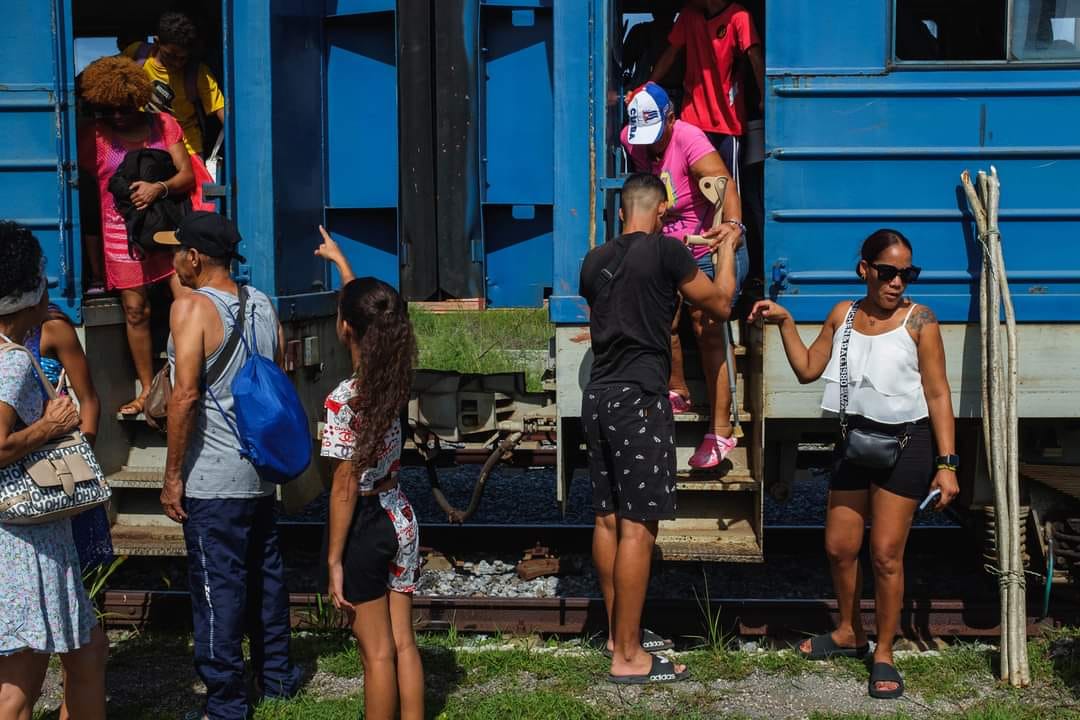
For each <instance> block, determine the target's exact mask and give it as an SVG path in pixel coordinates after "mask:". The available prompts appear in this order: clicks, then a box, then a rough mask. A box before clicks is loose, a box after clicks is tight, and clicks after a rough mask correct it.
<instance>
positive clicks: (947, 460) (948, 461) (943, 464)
mask: <svg viewBox="0 0 1080 720" xmlns="http://www.w3.org/2000/svg"><path fill="white" fill-rule="evenodd" d="M934 465H935V467H936V468H937V469H938V470H952V471H953V472H956V469H957V468H958V467H960V456H959V455H956V454H953V455H938V456H937V457H936V458H934Z"/></svg>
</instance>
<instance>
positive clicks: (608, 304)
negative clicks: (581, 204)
mask: <svg viewBox="0 0 1080 720" xmlns="http://www.w3.org/2000/svg"><path fill="white" fill-rule="evenodd" d="M620 252H625V253H626V254H625V256H624V257H623V261H622V264H621V265H619V266H618V269H617V270H615V275H614V277H613V278H612V279H610V280H608V281H607V284H606V286H605V284H604V282H603V276H602V271H603V270H604V269H605V268H607V269H610V268H611V267H612V266H613V265H615V263H616V259H617V253H620ZM696 272H697V264H696V263H695V262H694V259H693V257H691V255H690V252H689V250H687V248H686V246H685V245H683V244H682V243H681V242H679V241H678V240H676V239H675V238H672V237H667V236H664V235H659V234H654V235H647V234H645V233H631V234H629V235H622V236H621V237H618V238H616V239H614V240H611V241H609V242H606V243H604V244H603V245H601V246H600V247H598V248H595V249H593V250H591V251H590V252H589V254H588V255H586V256H585V261H584V262H583V263H582V264H581V289H580V293H581V296H582V297H584V298H585V300H586V301H587V302H588V303H589V310H590V317H589V330H590V333H591V335H592V350H593V364H592V374H591V375H590V377H589V384H590V385H611V384H615V383H623V382H626V383H634V384H636V385H639V386H640V387H641V389H642V390H644V391H646V392H655V393H659V394H662V393H663V392H664V391H665V390H666V389H667V386H668V375H670V374H671V321H672V320H673V319H674V318H675V310H676V309H677V307H678V302H679V299H678V291H679V286H680V285H682V284H683V283H685V282H687V281H688V280H690V279H691V278H693V276H694V273H696Z"/></svg>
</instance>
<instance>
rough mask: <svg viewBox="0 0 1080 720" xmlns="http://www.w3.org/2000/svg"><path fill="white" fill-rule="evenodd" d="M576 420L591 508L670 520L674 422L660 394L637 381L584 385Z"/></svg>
mask: <svg viewBox="0 0 1080 720" xmlns="http://www.w3.org/2000/svg"><path fill="white" fill-rule="evenodd" d="M581 424H582V426H583V427H584V429H585V441H586V445H587V447H588V450H589V474H590V476H591V477H592V487H593V510H595V511H596V513H597V514H605V513H611V512H614V513H615V514H616V515H618V516H619V517H624V518H629V519H631V520H671V519H673V518H674V517H675V511H676V510H677V509H678V507H679V505H678V502H677V500H676V497H675V421H674V418H673V417H672V414H671V404H670V403H669V402H668V399H667V396H666V395H656V394H653V393H646V392H643V391H642V390H641V388H639V387H638V386H637V385H609V386H604V387H592V386H590V387H587V388H586V389H585V393H584V397H583V399H582V403H581Z"/></svg>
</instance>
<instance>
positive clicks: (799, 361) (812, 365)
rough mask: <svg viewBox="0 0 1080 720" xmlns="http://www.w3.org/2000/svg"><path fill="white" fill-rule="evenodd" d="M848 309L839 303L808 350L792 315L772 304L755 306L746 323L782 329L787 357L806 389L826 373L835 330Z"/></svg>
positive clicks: (760, 303)
mask: <svg viewBox="0 0 1080 720" xmlns="http://www.w3.org/2000/svg"><path fill="white" fill-rule="evenodd" d="M848 307H849V304H848V303H840V304H839V305H837V306H836V307H834V308H833V309H832V312H831V313H829V317H828V318H826V320H825V324H824V325H822V326H821V332H820V333H818V336H817V339H815V340H814V342H812V343H811V344H810V347H806V345H805V344H804V343H803V341H802V338H801V337H800V336H799V330H798V328H797V327H796V326H795V319H794V318H793V317H791V313H789V312H788V311H787V310H785V309H784V308H783V307H781V306H780V305H779V304H778V303H775V302H773V301H772V300H760V301H758V302H756V303H754V307H753V308H752V309H751V310H750V316H749V317H748V318H747V321H748V322H756V321H758V320H764V321H765V322H768V323H773V324H775V325H777V326H778V327H779V328H780V339H781V340H782V341H783V343H784V353H785V354H786V355H787V359H788V364H790V365H791V369H792V371H794V373H795V377H797V378H798V379H799V382H801V383H803V384H804V385H805V384H806V383H812V382H814V381H815V380H817V379H818V378H819V377H821V373H823V372H825V368H826V366H827V365H828V364H829V357H830V356H831V355H832V343H833V335H834V334H835V333H836V328H838V327H839V326H840V323H841V322H842V316H843V314H844V313H846V312H847V309H848Z"/></svg>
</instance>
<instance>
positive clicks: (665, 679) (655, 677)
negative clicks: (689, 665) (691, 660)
mask: <svg viewBox="0 0 1080 720" xmlns="http://www.w3.org/2000/svg"><path fill="white" fill-rule="evenodd" d="M688 677H690V670H689V669H687V670H683V671H682V672H675V663H673V662H671V661H670V660H668V659H667V658H666V657H662V656H660V655H653V656H652V667H651V668H650V669H649V672H648V674H646V675H611V674H609V675H608V682H613V683H615V684H616V685H649V684H652V683H669V682H678V681H680V680H685V679H686V678H688Z"/></svg>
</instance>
